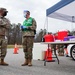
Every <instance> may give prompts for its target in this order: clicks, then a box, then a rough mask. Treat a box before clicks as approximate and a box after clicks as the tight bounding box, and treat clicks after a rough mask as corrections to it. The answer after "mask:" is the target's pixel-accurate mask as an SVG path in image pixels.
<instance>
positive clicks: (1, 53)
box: [0, 8, 10, 66]
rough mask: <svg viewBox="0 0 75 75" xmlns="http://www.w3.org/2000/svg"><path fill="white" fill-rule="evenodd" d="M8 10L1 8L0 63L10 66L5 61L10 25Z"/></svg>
mask: <svg viewBox="0 0 75 75" xmlns="http://www.w3.org/2000/svg"><path fill="white" fill-rule="evenodd" d="M7 12H8V11H7V10H6V9H5V8H0V65H5V66H8V64H7V63H5V62H4V58H5V56H6V53H7V39H6V34H7V31H8V29H9V27H10V22H9V20H8V19H6V18H5V16H6V15H7Z"/></svg>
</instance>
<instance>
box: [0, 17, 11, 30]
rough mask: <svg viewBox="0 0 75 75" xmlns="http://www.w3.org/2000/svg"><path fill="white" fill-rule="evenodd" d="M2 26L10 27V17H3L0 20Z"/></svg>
mask: <svg viewBox="0 0 75 75" xmlns="http://www.w3.org/2000/svg"><path fill="white" fill-rule="evenodd" d="M0 27H4V28H6V29H9V28H10V21H9V20H8V19H6V18H5V19H1V20H0Z"/></svg>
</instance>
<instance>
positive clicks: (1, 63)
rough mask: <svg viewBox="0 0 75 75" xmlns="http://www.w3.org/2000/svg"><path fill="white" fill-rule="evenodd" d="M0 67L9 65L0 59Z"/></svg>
mask: <svg viewBox="0 0 75 75" xmlns="http://www.w3.org/2000/svg"><path fill="white" fill-rule="evenodd" d="M0 65H3V66H8V65H9V64H7V63H6V62H4V59H1V62H0Z"/></svg>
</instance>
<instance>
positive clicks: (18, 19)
mask: <svg viewBox="0 0 75 75" xmlns="http://www.w3.org/2000/svg"><path fill="white" fill-rule="evenodd" d="M58 1H60V0H0V7H5V8H6V9H7V10H8V11H9V13H8V15H7V18H9V19H10V21H11V23H16V24H17V23H21V24H22V22H23V21H24V17H23V11H24V10H29V11H30V12H31V17H33V18H35V20H36V22H37V30H40V29H44V25H45V28H47V21H46V9H48V8H49V7H51V6H52V5H54V4H55V3H56V2H58ZM72 27H73V25H72V23H69V22H64V21H59V20H56V19H51V18H49V19H48V31H50V32H56V31H58V30H60V29H68V30H71V29H72Z"/></svg>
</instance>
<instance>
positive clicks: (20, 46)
mask: <svg viewBox="0 0 75 75" xmlns="http://www.w3.org/2000/svg"><path fill="white" fill-rule="evenodd" d="M14 47H15V45H8V46H7V48H14ZM18 47H19V48H22V45H18Z"/></svg>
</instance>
